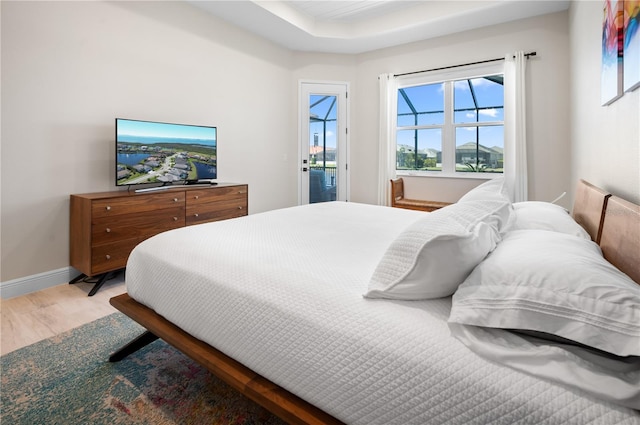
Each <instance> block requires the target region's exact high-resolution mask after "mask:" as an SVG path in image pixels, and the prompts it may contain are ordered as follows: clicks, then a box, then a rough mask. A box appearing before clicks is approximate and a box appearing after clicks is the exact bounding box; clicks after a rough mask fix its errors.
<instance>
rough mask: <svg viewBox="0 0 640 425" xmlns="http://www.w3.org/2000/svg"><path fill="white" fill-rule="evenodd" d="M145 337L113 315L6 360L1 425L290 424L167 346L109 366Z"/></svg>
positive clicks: (154, 347) (155, 345)
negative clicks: (113, 358) (123, 350)
mask: <svg viewBox="0 0 640 425" xmlns="http://www.w3.org/2000/svg"><path fill="white" fill-rule="evenodd" d="M142 331H143V329H142V328H141V327H140V326H139V325H137V324H136V323H135V322H133V321H132V320H130V319H129V318H127V317H126V316H125V315H123V314H121V313H114V314H112V315H110V316H108V317H105V318H102V319H99V320H97V321H95V322H92V323H89V324H87V325H84V326H82V327H80V328H77V329H73V330H71V331H69V332H66V333H63V334H60V335H58V336H56V337H53V338H50V339H47V340H44V341H41V342H38V343H36V344H33V345H30V346H28V347H25V348H22V349H20V350H17V351H14V352H12V353H9V354H7V355H5V356H2V357H1V358H0V363H1V367H2V369H1V371H0V373H1V376H2V387H1V388H0V392H1V404H0V412H2V413H1V416H0V422H1V423H3V424H25V425H26V424H29V425H32V424H60V425H63V424H64V425H71V424H83V425H84V424H92V425H102V424H104V425H118V424H153V425H159V424H194V425H195V424H273V425H276V424H278V425H281V424H283V423H284V422H282V421H280V420H279V419H278V418H276V417H275V416H272V415H270V414H269V413H268V412H266V411H265V410H264V409H262V408H260V407H259V406H257V405H256V404H254V403H253V402H252V401H250V400H249V399H247V398H245V397H244V396H242V395H241V394H240V393H238V392H237V391H235V390H234V389H233V388H231V387H229V386H228V385H227V384H225V383H224V382H222V381H220V380H219V379H217V378H216V377H214V376H213V375H211V374H210V373H209V372H208V371H207V370H206V369H204V368H202V367H200V366H199V365H198V364H197V363H195V362H193V361H192V360H191V359H189V358H188V357H186V356H184V355H183V354H181V353H180V352H178V351H177V350H175V349H174V348H173V347H171V346H169V345H167V344H166V343H165V342H163V341H161V340H158V341H156V342H154V343H152V344H150V345H148V346H147V347H145V348H144V349H142V350H140V351H138V352H136V353H134V354H132V355H130V356H129V357H127V358H126V359H124V360H122V361H120V362H118V363H109V361H108V357H109V355H110V354H111V353H112V352H113V351H115V350H116V349H118V348H120V347H121V346H123V345H125V344H126V343H128V342H129V341H130V340H132V339H133V338H135V337H136V336H138V335H139V334H140V333H142Z"/></svg>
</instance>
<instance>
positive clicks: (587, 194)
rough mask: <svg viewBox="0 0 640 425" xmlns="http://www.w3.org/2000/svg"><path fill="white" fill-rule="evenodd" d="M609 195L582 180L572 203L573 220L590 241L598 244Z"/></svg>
mask: <svg viewBox="0 0 640 425" xmlns="http://www.w3.org/2000/svg"><path fill="white" fill-rule="evenodd" d="M610 196H611V194H610V193H607V192H605V191H604V190H602V189H600V188H598V187H596V186H594V185H592V184H591V183H589V182H586V181H584V180H579V181H578V186H577V187H576V199H575V201H574V203H573V211H572V215H573V219H574V220H575V221H577V222H578V224H580V225H581V226H582V227H583V228H584V229H585V230H586V231H587V233H589V236H591V240H593V241H594V242H596V243H599V242H600V235H601V232H602V220H603V218H604V209H605V206H606V204H607V199H608V198H609V197H610Z"/></svg>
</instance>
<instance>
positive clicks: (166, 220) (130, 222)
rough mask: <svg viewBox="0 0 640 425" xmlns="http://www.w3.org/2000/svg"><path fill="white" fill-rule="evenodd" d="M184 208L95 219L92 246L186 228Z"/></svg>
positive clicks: (92, 229)
mask: <svg viewBox="0 0 640 425" xmlns="http://www.w3.org/2000/svg"><path fill="white" fill-rule="evenodd" d="M184 225H185V215H184V207H182V206H180V207H174V208H166V209H163V210H157V211H150V212H148V213H146V214H124V215H121V216H119V217H118V218H117V220H114V219H113V218H111V217H101V218H96V219H94V224H93V225H92V226H91V245H92V246H96V245H102V244H105V243H111V242H116V241H119V240H123V239H130V238H138V237H141V236H147V235H155V234H157V233H160V232H164V231H166V230H171V229H176V228H178V227H184Z"/></svg>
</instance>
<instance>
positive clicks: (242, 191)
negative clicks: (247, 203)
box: [238, 190, 247, 195]
mask: <svg viewBox="0 0 640 425" xmlns="http://www.w3.org/2000/svg"><path fill="white" fill-rule="evenodd" d="M238 193H239V194H240V195H242V194H244V193H247V191H246V190H239V191H238Z"/></svg>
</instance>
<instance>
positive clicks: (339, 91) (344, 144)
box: [297, 80, 351, 205]
mask: <svg viewBox="0 0 640 425" xmlns="http://www.w3.org/2000/svg"><path fill="white" fill-rule="evenodd" d="M349 89H350V86H349V82H347V81H318V80H298V158H297V161H298V162H297V167H298V205H302V204H303V203H308V201H309V172H303V171H302V169H303V166H304V165H303V163H302V161H303V159H306V160H307V164H306V167H307V169H308V168H309V163H308V160H309V140H308V138H309V135H308V134H307V133H308V131H305V130H308V120H309V102H308V99H307V94H321V95H322V94H327V95H335V96H338V129H337V131H338V135H337V139H336V145H337V152H336V173H337V178H336V180H337V187H336V199H337V200H338V201H348V200H349V196H350V188H349V186H350V181H351V179H350V170H349V150H350V149H349V116H350V113H349ZM341 96H343V100H344V108H340V97H341ZM305 121H306V125H305ZM303 141H304V142H305V143H304V144H303ZM303 145H304V147H303ZM305 193H306V196H305Z"/></svg>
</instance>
